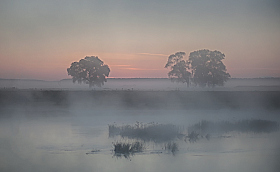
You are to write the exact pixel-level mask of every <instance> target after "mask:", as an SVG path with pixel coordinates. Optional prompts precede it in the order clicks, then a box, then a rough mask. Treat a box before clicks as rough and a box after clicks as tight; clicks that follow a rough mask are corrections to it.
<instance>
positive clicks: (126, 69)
mask: <svg viewBox="0 0 280 172" xmlns="http://www.w3.org/2000/svg"><path fill="white" fill-rule="evenodd" d="M120 69H125V70H146V71H147V70H159V69H144V68H133V67H131V68H120Z"/></svg>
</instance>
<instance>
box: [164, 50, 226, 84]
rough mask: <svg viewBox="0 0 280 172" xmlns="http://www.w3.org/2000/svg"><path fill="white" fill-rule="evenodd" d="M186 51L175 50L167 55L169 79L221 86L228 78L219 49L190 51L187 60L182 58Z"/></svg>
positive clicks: (223, 56)
mask: <svg viewBox="0 0 280 172" xmlns="http://www.w3.org/2000/svg"><path fill="white" fill-rule="evenodd" d="M185 54H186V53H184V52H177V53H175V54H172V55H170V56H169V57H168V61H167V64H166V65H165V68H167V67H171V71H170V72H169V73H168V76H169V78H170V79H171V81H174V80H176V81H178V82H183V83H185V82H186V83H187V84H188V86H189V83H190V81H191V82H193V83H194V84H195V85H199V86H201V87H205V86H209V87H210V86H212V87H214V86H215V85H218V86H223V85H224V83H225V82H226V81H227V80H228V79H229V78H230V74H229V73H227V70H226V66H225V65H224V64H223V62H222V60H223V59H224V58H225V55H224V54H223V53H221V52H220V51H216V50H215V51H210V50H205V49H204V50H198V51H194V52H191V53H190V56H189V59H188V60H183V57H184V56H185Z"/></svg>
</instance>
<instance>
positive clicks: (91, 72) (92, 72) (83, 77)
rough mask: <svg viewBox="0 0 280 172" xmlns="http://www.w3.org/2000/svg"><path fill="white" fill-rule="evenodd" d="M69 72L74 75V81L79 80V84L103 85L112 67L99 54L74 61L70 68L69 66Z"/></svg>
mask: <svg viewBox="0 0 280 172" xmlns="http://www.w3.org/2000/svg"><path fill="white" fill-rule="evenodd" d="M67 72H68V75H71V76H72V80H73V82H74V83H75V82H76V81H77V82H78V83H79V84H81V83H85V84H89V87H93V86H95V85H96V86H98V87H101V86H102V85H104V82H107V79H106V77H108V76H109V73H110V68H109V66H108V65H106V64H104V62H103V61H102V60H100V59H99V58H98V57H97V56H90V57H89V56H87V57H85V58H84V59H81V60H80V61H79V62H73V63H72V64H71V66H70V68H67Z"/></svg>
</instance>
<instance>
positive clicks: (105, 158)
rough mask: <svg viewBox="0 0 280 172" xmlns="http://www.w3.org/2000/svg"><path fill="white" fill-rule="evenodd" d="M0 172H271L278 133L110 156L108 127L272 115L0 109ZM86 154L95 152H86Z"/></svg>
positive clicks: (273, 115)
mask: <svg viewBox="0 0 280 172" xmlns="http://www.w3.org/2000/svg"><path fill="white" fill-rule="evenodd" d="M0 110H1V111H0V112H1V120H0V152H1V157H0V171H67V172H69V171H75V172H76V171H99V172H100V171H123V172H125V171H139V172H140V171H141V172H143V171H156V172H164V171H215V172H216V171H247V172H248V171H252V172H256V171H267V172H269V171H278V170H279V169H280V165H279V159H280V132H279V131H276V132H271V133H253V132H234V131H233V132H228V133H223V132H221V133H219V134H215V133H213V134H212V137H211V138H210V139H209V140H208V139H205V138H200V139H199V140H197V141H196V142H194V143H191V142H188V141H184V140H182V139H176V140H174V142H176V143H177V144H178V151H177V152H176V153H175V154H172V153H170V152H168V151H166V150H164V149H163V147H164V143H153V142H146V143H145V146H146V149H145V151H144V152H141V153H135V154H134V155H133V156H130V157H128V158H125V157H123V156H121V157H116V156H114V153H113V151H112V150H113V145H112V142H116V141H125V142H129V141H130V140H129V139H127V138H120V137H118V136H116V137H109V133H108V124H116V125H125V124H130V125H133V124H135V123H136V121H139V122H143V123H149V122H155V123H160V124H174V125H176V126H180V127H181V128H182V129H184V128H187V127H188V126H190V125H193V124H195V123H198V122H200V121H201V120H208V121H216V122H217V121H231V122H234V121H238V120H242V119H265V120H270V121H276V122H278V123H279V122H280V119H279V115H278V114H279V111H265V110H263V111H262V110H258V111H254V110H240V111H231V110H226V109H224V110H170V111H168V110H167V111H166V110H165V111H163V110H125V109H117V110H116V109H113V110H110V109H107V110H106V109H103V110H97V109H95V108H92V109H91V108H86V109H85V108H79V107H75V108H74V107H71V108H69V107H58V106H36V107H32V106H28V107H4V108H1V109H0ZM92 150H98V151H97V152H94V153H92V152H91V151H92Z"/></svg>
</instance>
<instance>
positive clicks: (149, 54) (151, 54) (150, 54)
mask: <svg viewBox="0 0 280 172" xmlns="http://www.w3.org/2000/svg"><path fill="white" fill-rule="evenodd" d="M138 54H140V55H148V56H164V57H168V56H169V55H166V54H153V53H138Z"/></svg>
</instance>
